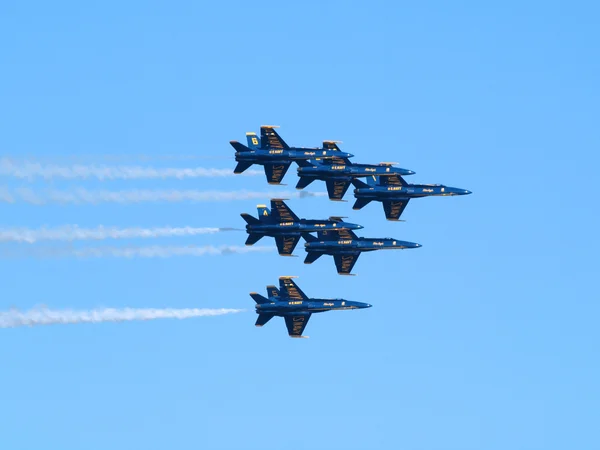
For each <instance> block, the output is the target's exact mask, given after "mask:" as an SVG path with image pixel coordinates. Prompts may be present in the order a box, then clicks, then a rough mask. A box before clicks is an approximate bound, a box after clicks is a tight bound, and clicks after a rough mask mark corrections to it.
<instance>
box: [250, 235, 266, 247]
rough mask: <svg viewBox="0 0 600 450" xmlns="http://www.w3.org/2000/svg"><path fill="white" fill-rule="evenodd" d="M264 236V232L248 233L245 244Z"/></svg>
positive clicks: (254, 242)
mask: <svg viewBox="0 0 600 450" xmlns="http://www.w3.org/2000/svg"><path fill="white" fill-rule="evenodd" d="M263 237H264V234H258V233H250V234H249V235H248V239H246V245H254V244H256V243H257V242H258V241H260V240H261V239H262V238H263Z"/></svg>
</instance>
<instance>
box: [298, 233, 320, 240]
mask: <svg viewBox="0 0 600 450" xmlns="http://www.w3.org/2000/svg"><path fill="white" fill-rule="evenodd" d="M302 237H303V238H304V240H305V241H306V242H315V241H318V239H317V238H316V237H314V236H313V235H312V234H310V233H302Z"/></svg>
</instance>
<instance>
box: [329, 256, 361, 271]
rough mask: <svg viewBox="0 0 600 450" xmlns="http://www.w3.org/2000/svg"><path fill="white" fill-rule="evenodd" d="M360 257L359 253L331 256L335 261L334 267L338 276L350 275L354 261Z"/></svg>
mask: <svg viewBox="0 0 600 450" xmlns="http://www.w3.org/2000/svg"><path fill="white" fill-rule="evenodd" d="M359 256H360V253H353V254H350V255H333V259H334V261H335V267H337V271H338V273H339V274H340V275H351V274H350V272H352V268H353V267H354V264H356V260H357V259H358V257H359Z"/></svg>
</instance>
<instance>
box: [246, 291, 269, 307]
mask: <svg viewBox="0 0 600 450" xmlns="http://www.w3.org/2000/svg"><path fill="white" fill-rule="evenodd" d="M250 297H252V299H253V300H254V301H255V302H256V303H258V304H259V305H262V304H263V303H271V302H270V301H269V299H268V298H265V297H263V296H262V295H260V294H259V293H258V292H250Z"/></svg>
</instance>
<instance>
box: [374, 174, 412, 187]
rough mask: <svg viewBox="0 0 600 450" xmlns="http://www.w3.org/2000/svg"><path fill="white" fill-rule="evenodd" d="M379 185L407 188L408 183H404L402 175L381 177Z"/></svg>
mask: <svg viewBox="0 0 600 450" xmlns="http://www.w3.org/2000/svg"><path fill="white" fill-rule="evenodd" d="M379 183H381V185H382V186H406V185H407V184H408V183H407V182H406V181H404V178H402V177H401V176H400V175H396V174H394V175H389V176H381V177H379Z"/></svg>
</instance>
